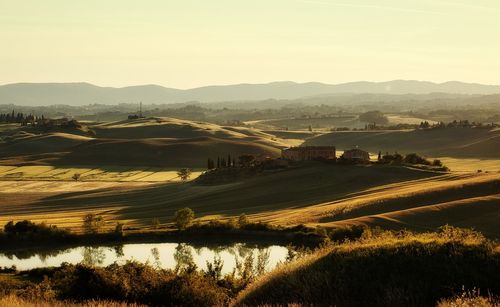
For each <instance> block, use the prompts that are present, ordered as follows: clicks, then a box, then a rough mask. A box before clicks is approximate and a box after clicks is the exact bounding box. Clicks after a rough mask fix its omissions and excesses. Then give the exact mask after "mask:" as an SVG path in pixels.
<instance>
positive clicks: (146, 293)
mask: <svg viewBox="0 0 500 307" xmlns="http://www.w3.org/2000/svg"><path fill="white" fill-rule="evenodd" d="M51 280H52V284H53V287H54V289H56V290H57V291H58V292H59V293H60V295H59V298H61V299H70V300H78V301H83V300H88V299H109V300H120V301H123V300H125V301H128V302H138V303H142V304H148V305H154V306H220V305H225V304H227V302H228V295H227V294H226V291H225V290H224V289H222V288H220V287H218V286H217V284H216V282H215V281H213V280H212V279H210V278H206V277H205V276H204V275H203V274H202V273H198V272H190V273H186V274H182V275H178V274H176V273H175V272H174V271H172V270H163V269H158V268H154V267H152V266H149V265H146V264H141V263H137V262H127V263H126V264H124V265H117V264H112V265H110V266H108V267H105V268H102V267H89V266H85V265H81V264H78V265H66V266H62V267H60V268H58V269H57V272H56V273H55V274H54V276H53V278H52V279H51Z"/></svg>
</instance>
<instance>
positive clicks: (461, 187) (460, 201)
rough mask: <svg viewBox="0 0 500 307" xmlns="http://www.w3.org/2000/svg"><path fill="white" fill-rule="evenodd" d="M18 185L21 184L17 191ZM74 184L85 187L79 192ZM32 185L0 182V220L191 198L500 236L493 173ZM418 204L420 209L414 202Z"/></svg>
mask: <svg viewBox="0 0 500 307" xmlns="http://www.w3.org/2000/svg"><path fill="white" fill-rule="evenodd" d="M360 178H362V179H360ZM23 185H24V186H26V191H21V190H22V186H23ZM73 185H75V186H78V187H79V189H83V188H84V187H85V186H86V185H89V186H91V188H90V190H89V189H87V191H82V192H78V191H73V190H74V189H73V188H71V187H72V186H73ZM30 186H33V183H32V182H23V183H21V182H17V183H16V184H15V189H13V185H12V182H8V181H4V182H2V181H0V187H4V191H5V192H3V193H2V192H0V203H4V204H5V205H4V206H3V207H2V212H0V225H1V224H3V223H5V222H7V221H8V220H9V219H19V218H21V217H22V218H29V219H32V220H35V221H42V220H43V221H47V222H48V223H54V224H57V225H60V226H64V227H70V228H75V229H79V227H80V225H81V217H82V216H83V215H84V214H85V213H88V212H89V211H92V212H100V213H102V214H103V215H104V216H105V218H106V219H107V220H108V221H109V223H110V224H113V221H116V220H120V221H124V222H126V224H127V225H129V226H147V225H149V224H150V221H151V219H152V218H160V219H161V220H162V221H165V222H166V221H170V219H171V217H172V216H173V214H174V212H175V211H176V210H178V209H180V208H183V207H186V206H188V207H190V208H192V209H193V210H194V211H195V212H196V216H197V217H199V218H201V219H203V220H206V219H213V218H215V219H219V220H220V219H225V218H229V217H233V216H238V215H239V214H241V213H246V214H247V215H249V217H250V218H251V219H252V220H260V221H266V222H271V223H274V224H280V225H297V224H301V223H303V224H307V225H311V226H316V225H318V226H322V227H327V228H339V227H345V226H347V225H381V226H387V227H388V228H392V229H402V228H407V229H414V230H418V231H421V230H427V229H434V228H435V227H438V226H441V225H444V224H451V225H459V226H464V227H475V228H476V229H478V230H481V231H484V233H485V234H486V235H487V236H489V237H494V238H498V237H500V233H499V232H498V227H496V226H497V225H496V224H497V223H496V221H497V219H498V216H499V214H500V211H499V210H500V206H499V205H498V197H499V194H500V188H499V187H500V174H478V175H475V174H468V175H454V174H443V173H433V172H426V171H421V170H415V169H409V168H404V167H396V166H370V167H364V166H359V167H356V166H339V165H327V164H322V163H312V164H310V165H309V166H304V167H301V168H297V169H289V170H284V171H279V172H272V173H264V174H261V175H259V176H256V177H252V178H246V179H242V180H239V181H237V182H234V183H230V184H224V185H199V184H195V183H189V184H149V185H144V184H141V185H135V184H132V183H130V184H129V183H126V182H121V183H117V184H116V185H114V186H107V187H106V188H103V189H100V188H99V186H98V185H96V183H93V182H88V183H86V182H77V183H76V182H67V183H65V186H66V187H67V189H68V192H66V193H65V192H64V189H61V187H58V184H57V183H47V184H46V188H45V189H44V188H43V185H40V184H37V185H36V192H33V193H30V192H28V191H29V188H28V187H30ZM69 191H71V192H69ZM432 206H435V207H432ZM416 208H419V210H420V211H418V210H417V211H411V210H414V209H415V210H416ZM438 209H439V210H441V212H438ZM405 210H409V211H405ZM415 212H419V216H417V215H416V214H415ZM436 212H438V213H437V214H436V215H433V214H434V213H436ZM384 214H386V215H388V217H386V218H385V219H384V221H390V222H391V223H389V222H386V223H385V224H382V223H379V224H377V223H378V221H379V220H381V218H377V217H376V216H377V215H384ZM391 214H392V215H393V216H390V215H391ZM373 216H375V217H373ZM61 217H64V218H63V219H61ZM398 218H400V220H398ZM412 218H413V220H412Z"/></svg>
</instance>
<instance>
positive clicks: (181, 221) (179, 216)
mask: <svg viewBox="0 0 500 307" xmlns="http://www.w3.org/2000/svg"><path fill="white" fill-rule="evenodd" d="M193 220H194V211H193V210H191V209H190V208H184V209H180V210H177V211H176V212H175V215H174V223H175V226H177V228H178V229H180V230H184V229H186V228H187V227H188V226H189V225H191V223H192V222H193Z"/></svg>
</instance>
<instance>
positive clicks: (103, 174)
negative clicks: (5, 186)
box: [0, 165, 204, 182]
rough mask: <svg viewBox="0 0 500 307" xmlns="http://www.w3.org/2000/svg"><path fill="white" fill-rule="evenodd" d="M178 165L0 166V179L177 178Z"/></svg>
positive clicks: (86, 180) (195, 170) (147, 180)
mask: <svg viewBox="0 0 500 307" xmlns="http://www.w3.org/2000/svg"><path fill="white" fill-rule="evenodd" d="M177 171H178V169H166V168H154V167H143V168H131V167H126V166H111V167H70V168H68V167H55V166H46V165H38V166H19V167H16V166H0V181H13V180H17V181H75V180H74V179H73V176H74V175H75V174H79V175H80V177H79V179H78V181H80V182H89V181H99V182H100V181H110V182H122V181H126V182H134V181H141V182H180V179H179V176H178V175H177ZM203 171H204V170H203V169H194V170H193V171H192V173H191V177H190V179H196V178H197V177H198V176H199V175H200V174H201V173H202V172H203Z"/></svg>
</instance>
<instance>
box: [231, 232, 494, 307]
mask: <svg viewBox="0 0 500 307" xmlns="http://www.w3.org/2000/svg"><path fill="white" fill-rule="evenodd" d="M499 257H500V255H499V254H498V252H495V250H494V247H493V245H492V244H491V242H489V241H488V240H486V239H485V238H484V237H483V236H482V235H481V234H479V233H476V232H472V231H467V230H465V231H464V230H461V229H456V228H450V227H445V228H443V230H442V231H441V232H440V233H422V234H412V233H408V232H403V233H398V234H395V233H390V232H383V231H377V230H376V231H374V232H373V231H367V232H365V233H364V234H363V236H362V237H361V239H360V240H358V241H354V242H346V243H343V244H340V245H332V246H327V247H324V248H322V249H320V250H318V251H316V252H314V253H313V254H311V255H309V256H306V257H304V258H301V259H299V260H297V261H293V262H291V263H289V264H284V265H282V266H281V267H278V268H277V269H275V270H274V271H272V272H271V273H269V274H266V275H265V276H263V277H262V278H260V279H259V280H257V281H256V282H254V283H253V284H251V285H250V286H249V287H248V288H247V289H245V290H244V291H243V292H242V293H240V294H239V296H238V298H237V300H236V301H235V305H258V304H269V305H275V304H277V305H280V304H284V305H286V304H287V303H289V302H293V303H298V304H299V305H300V304H307V305H309V304H312V305H341V306H343V305H367V304H369V305H371V306H402V305H404V306H422V305H429V304H432V303H434V302H436V301H438V300H439V299H440V298H442V297H447V296H450V294H452V293H453V292H454V291H457V290H459V289H461V287H462V286H463V285H468V286H470V285H471V284H472V285H476V286H478V287H482V289H489V290H490V291H498V290H500V285H499V284H498V281H497V280H496V276H498V275H497V274H498V273H500V266H499V262H498V260H499V259H500V258H499ZM460 306H463V305H460Z"/></svg>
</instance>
